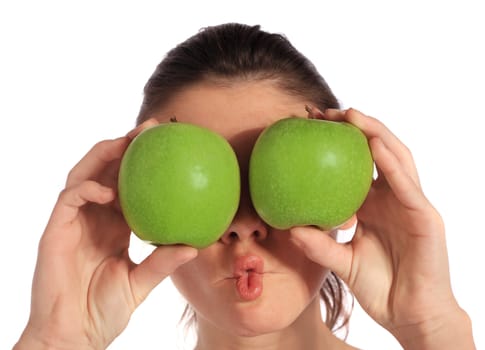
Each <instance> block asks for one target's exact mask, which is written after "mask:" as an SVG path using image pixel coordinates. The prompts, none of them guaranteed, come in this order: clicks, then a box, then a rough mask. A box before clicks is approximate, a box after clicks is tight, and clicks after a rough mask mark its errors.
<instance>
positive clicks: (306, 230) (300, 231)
mask: <svg viewBox="0 0 485 350" xmlns="http://www.w3.org/2000/svg"><path fill="white" fill-rule="evenodd" d="M290 234H291V239H292V241H293V242H295V244H296V245H298V246H299V247H300V248H301V249H302V250H303V251H304V252H305V255H306V256H307V257H308V258H309V259H310V260H312V261H314V262H316V263H318V264H320V265H322V266H325V267H327V268H329V269H330V270H332V271H333V272H335V273H336V274H337V275H338V276H339V277H340V278H341V279H342V280H343V281H344V282H347V281H348V280H349V276H350V270H351V266H352V248H351V246H350V245H347V244H340V243H337V242H336V241H335V239H334V238H333V237H331V236H330V235H329V234H328V233H326V232H323V231H321V230H319V229H317V228H314V227H294V228H292V229H291V230H290Z"/></svg>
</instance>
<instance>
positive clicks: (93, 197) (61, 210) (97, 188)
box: [50, 181, 116, 224]
mask: <svg viewBox="0 0 485 350" xmlns="http://www.w3.org/2000/svg"><path fill="white" fill-rule="evenodd" d="M115 197H116V191H115V190H113V189H112V188H110V187H106V186H103V185H101V184H99V183H98V182H96V181H84V182H82V183H80V184H78V185H76V186H73V187H71V188H68V189H65V190H63V191H62V192H61V194H60V195H59V199H58V201H57V203H56V205H55V207H54V210H53V212H52V216H51V220H50V221H51V222H50V223H51V224H63V223H66V222H70V221H72V220H74V219H75V218H76V216H77V215H78V213H79V208H81V207H82V206H84V205H85V204H86V203H89V202H92V203H97V204H106V203H109V202H111V201H113V200H114V199H115Z"/></svg>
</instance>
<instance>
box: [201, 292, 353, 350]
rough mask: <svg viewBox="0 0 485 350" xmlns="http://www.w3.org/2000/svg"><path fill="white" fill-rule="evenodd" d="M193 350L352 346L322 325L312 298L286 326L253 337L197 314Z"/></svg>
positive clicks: (317, 299) (333, 347)
mask: <svg viewBox="0 0 485 350" xmlns="http://www.w3.org/2000/svg"><path fill="white" fill-rule="evenodd" d="M197 337H198V341H197V346H196V348H195V349H196V350H209V349H210V350H218V349H224V350H244V349H251V350H260V349H264V350H272V349H278V350H290V349H291V350H293V349H309V350H310V349H318V350H323V349H332V350H334V349H351V348H352V347H350V346H348V345H346V344H345V343H344V342H342V341H341V340H340V339H339V338H337V337H336V336H335V335H334V334H333V333H332V332H331V331H330V330H329V329H328V327H327V326H326V325H325V323H324V322H323V320H322V316H321V310H320V300H319V298H315V299H314V300H313V301H312V302H311V303H310V304H309V305H308V307H307V308H306V309H305V311H303V313H302V314H300V316H299V317H298V318H297V319H296V320H295V321H294V322H293V323H292V324H291V325H289V326H288V327H286V328H284V329H281V330H278V331H276V332H272V333H267V334H261V335H257V336H253V337H243V336H238V335H234V334H231V333H229V332H227V331H225V330H222V329H220V328H217V327H215V326H214V325H213V324H211V323H209V322H208V321H207V320H204V319H202V318H199V317H198V331H197Z"/></svg>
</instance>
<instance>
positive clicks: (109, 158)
mask: <svg viewBox="0 0 485 350" xmlns="http://www.w3.org/2000/svg"><path fill="white" fill-rule="evenodd" d="M157 124H158V121H157V120H156V119H154V118H151V119H148V120H147V121H145V122H144V123H142V124H140V125H138V126H137V127H136V128H134V129H133V130H132V131H130V132H129V133H128V134H127V135H126V136H123V137H119V138H117V139H115V140H105V141H101V142H98V143H97V144H96V145H95V146H94V147H93V148H91V150H90V151H89V152H88V153H87V154H86V155H85V156H84V157H83V158H82V159H81V160H80V161H79V162H78V163H77V164H76V165H75V166H74V168H73V169H72V170H71V171H70V173H69V176H68V178H67V182H66V187H70V186H73V185H75V184H78V183H80V182H82V181H85V180H94V179H96V180H97V179H98V176H99V175H100V174H102V172H103V171H104V170H105V169H106V168H107V167H108V166H109V165H110V164H111V163H112V162H113V161H115V160H119V159H121V158H122V156H123V154H124V152H125V151H126V148H127V147H128V145H129V144H130V142H131V140H132V139H133V138H134V137H135V136H136V135H138V134H139V133H140V132H141V131H143V130H144V129H146V128H149V127H152V126H154V125H157ZM118 165H119V163H118ZM105 182H106V181H105Z"/></svg>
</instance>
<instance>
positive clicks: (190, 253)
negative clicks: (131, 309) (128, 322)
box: [130, 245, 198, 306]
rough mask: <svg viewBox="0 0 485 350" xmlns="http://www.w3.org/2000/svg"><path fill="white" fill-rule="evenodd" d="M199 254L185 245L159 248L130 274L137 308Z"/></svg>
mask: <svg viewBox="0 0 485 350" xmlns="http://www.w3.org/2000/svg"><path fill="white" fill-rule="evenodd" d="M197 254H198V251H197V249H195V248H192V247H188V246H183V245H171V246H160V247H157V248H156V249H155V250H154V251H153V252H152V253H151V254H150V255H149V256H148V257H146V258H145V260H143V261H142V262H141V263H140V264H139V265H137V266H136V267H135V268H134V269H133V270H132V271H131V273H130V284H131V290H132V293H133V298H134V300H135V302H136V304H137V306H138V305H139V304H140V303H141V302H142V301H143V300H145V298H146V297H147V296H148V294H150V292H151V291H152V290H153V288H155V287H156V286H157V285H158V284H159V283H160V282H162V281H163V280H164V279H165V277H167V276H168V275H170V274H171V273H172V272H173V271H175V270H176V269H177V268H178V267H179V266H180V265H183V264H185V263H186V262H188V261H190V260H192V259H194V258H195V257H196V256H197Z"/></svg>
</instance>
